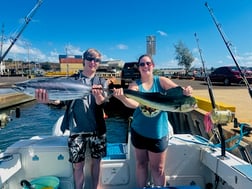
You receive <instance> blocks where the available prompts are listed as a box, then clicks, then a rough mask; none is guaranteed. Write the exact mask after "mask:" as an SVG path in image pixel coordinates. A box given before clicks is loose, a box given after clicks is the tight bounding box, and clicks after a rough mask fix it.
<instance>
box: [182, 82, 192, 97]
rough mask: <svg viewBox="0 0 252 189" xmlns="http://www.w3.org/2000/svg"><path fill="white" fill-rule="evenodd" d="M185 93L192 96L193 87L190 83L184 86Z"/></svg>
mask: <svg viewBox="0 0 252 189" xmlns="http://www.w3.org/2000/svg"><path fill="white" fill-rule="evenodd" d="M183 89H184V90H183V94H184V95H186V96H192V92H193V88H192V87H191V86H190V85H189V86H187V87H183Z"/></svg>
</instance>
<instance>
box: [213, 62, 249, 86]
mask: <svg viewBox="0 0 252 189" xmlns="http://www.w3.org/2000/svg"><path fill="white" fill-rule="evenodd" d="M241 70H242V72H243V74H244V75H245V77H246V78H247V80H248V82H249V83H252V74H251V73H249V72H248V71H246V69H245V68H243V67H241ZM209 78H210V80H211V81H212V82H221V83H223V84H224V85H226V86H227V85H231V84H232V83H234V84H243V83H244V81H243V78H242V77H241V75H240V72H239V70H238V68H237V67H236V66H222V67H219V68H216V69H215V70H214V71H213V72H212V73H210V74H209Z"/></svg>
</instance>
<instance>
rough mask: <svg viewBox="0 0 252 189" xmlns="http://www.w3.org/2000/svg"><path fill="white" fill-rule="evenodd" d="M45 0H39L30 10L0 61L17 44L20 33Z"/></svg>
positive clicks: (0, 60)
mask: <svg viewBox="0 0 252 189" xmlns="http://www.w3.org/2000/svg"><path fill="white" fill-rule="evenodd" d="M42 2H43V0H38V2H37V3H36V5H35V6H34V7H33V9H32V10H31V11H30V12H29V14H28V15H27V16H26V17H25V22H24V24H23V26H22V27H21V29H20V31H19V32H18V34H17V36H16V37H15V38H14V39H13V40H12V42H11V44H10V46H9V47H8V48H7V50H6V51H5V52H4V54H3V56H0V62H2V61H3V59H4V58H5V56H6V55H7V54H8V52H9V51H10V49H11V48H12V46H13V45H14V44H15V42H16V41H17V40H18V38H19V37H20V35H21V34H22V32H23V31H24V29H25V28H26V26H27V25H28V24H29V22H30V21H31V19H32V17H33V16H34V14H35V12H36V10H37V9H38V8H39V7H40V5H41V4H42Z"/></svg>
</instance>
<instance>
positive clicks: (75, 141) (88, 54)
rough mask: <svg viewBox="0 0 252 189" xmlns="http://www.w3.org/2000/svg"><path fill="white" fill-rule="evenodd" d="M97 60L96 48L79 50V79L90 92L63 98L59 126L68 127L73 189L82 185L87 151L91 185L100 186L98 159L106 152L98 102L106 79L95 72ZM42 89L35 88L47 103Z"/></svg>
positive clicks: (98, 60) (102, 95)
mask: <svg viewBox="0 0 252 189" xmlns="http://www.w3.org/2000/svg"><path fill="white" fill-rule="evenodd" d="M100 63H101V53H100V52H99V51H97V50H96V49H93V48H90V49H87V50H86V51H85V52H84V54H83V68H84V69H83V72H82V73H80V76H79V78H77V79H79V80H82V82H83V84H84V85H90V86H92V93H91V94H90V95H88V96H86V97H84V98H83V99H77V100H73V101H69V102H67V103H66V104H67V109H66V112H65V115H64V119H63V122H62V126H61V129H62V130H63V131H64V130H65V129H69V131H70V136H69V138H68V147H69V161H70V162H72V163H73V174H74V182H75V189H82V188H83V185H84V180H85V178H84V165H85V159H86V154H87V152H90V155H91V161H92V162H91V176H92V188H93V189H100V188H101V186H100V183H99V178H100V177H99V176H100V163H101V158H102V157H104V156H105V155H106V125H105V120H104V118H103V109H102V108H103V107H102V104H103V102H104V101H105V98H106V92H104V91H106V90H103V89H104V88H107V87H108V85H107V82H106V80H105V79H103V78H100V77H98V76H96V70H97V68H98V67H99V64H100ZM47 96H48V95H47V93H46V91H45V90H41V89H40V90H37V91H36V99H37V100H38V101H39V102H43V103H48V102H49V100H48V97H47Z"/></svg>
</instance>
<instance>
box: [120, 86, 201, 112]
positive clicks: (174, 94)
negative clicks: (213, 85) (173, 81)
mask: <svg viewBox="0 0 252 189" xmlns="http://www.w3.org/2000/svg"><path fill="white" fill-rule="evenodd" d="M124 94H125V96H127V97H129V98H131V99H134V100H135V101H137V102H139V103H140V104H141V105H144V106H147V107H150V108H153V109H158V110H162V111H167V112H189V111H192V110H194V109H196V108H197V101H196V99H195V98H194V97H192V96H186V95H184V94H183V89H182V87H175V88H171V89H169V90H166V91H165V93H159V92H154V93H152V92H139V91H133V90H128V89H125V90H124Z"/></svg>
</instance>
